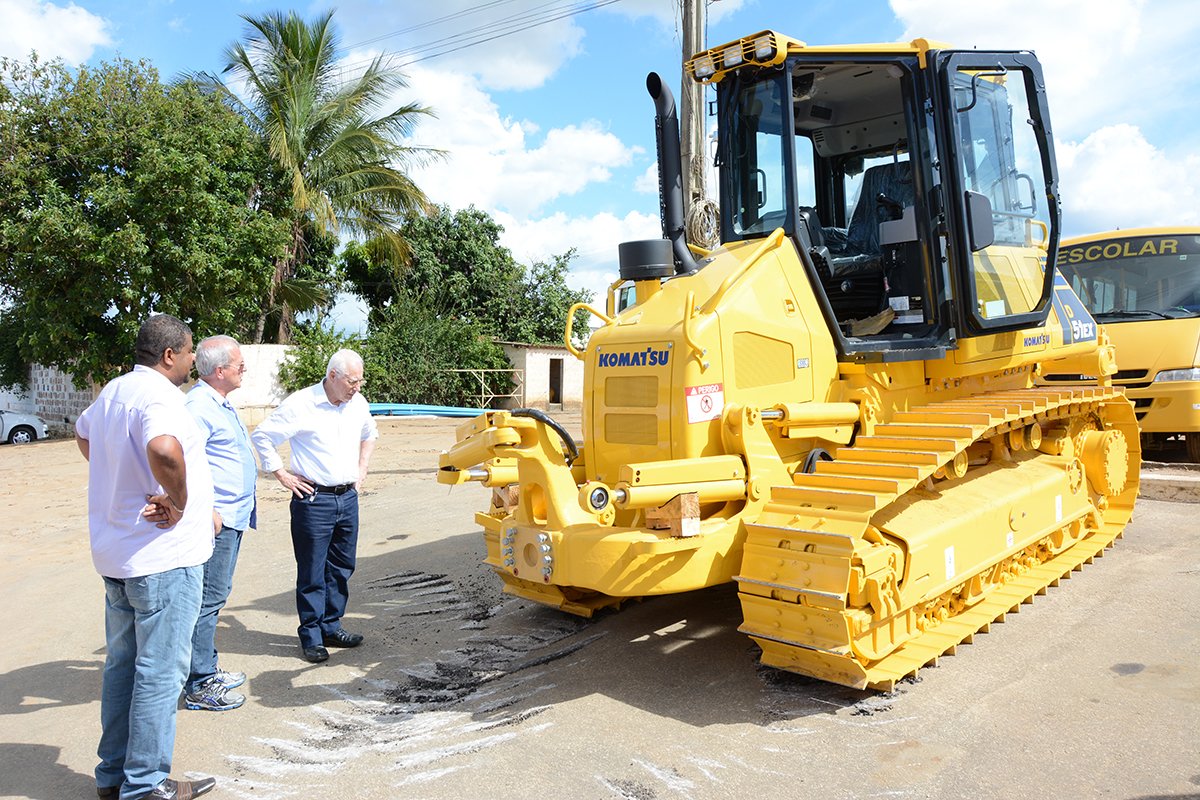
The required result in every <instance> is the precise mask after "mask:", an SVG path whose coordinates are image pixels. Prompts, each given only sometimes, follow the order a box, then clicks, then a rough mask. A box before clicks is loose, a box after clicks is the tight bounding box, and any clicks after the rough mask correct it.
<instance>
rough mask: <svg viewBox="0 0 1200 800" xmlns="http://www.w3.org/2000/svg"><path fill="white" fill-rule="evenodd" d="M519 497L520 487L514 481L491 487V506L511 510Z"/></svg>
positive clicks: (501, 509)
mask: <svg viewBox="0 0 1200 800" xmlns="http://www.w3.org/2000/svg"><path fill="white" fill-rule="evenodd" d="M520 499H521V487H520V486H518V485H517V484H515V483H510V484H508V485H507V486H497V487H496V488H494V489H492V508H495V509H499V510H500V511H504V512H511V511H512V510H513V509H514V508H516V507H517V502H518V501H519V500H520Z"/></svg>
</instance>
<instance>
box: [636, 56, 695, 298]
mask: <svg viewBox="0 0 1200 800" xmlns="http://www.w3.org/2000/svg"><path fill="white" fill-rule="evenodd" d="M646 90H647V91H648V92H650V97H651V98H652V99H653V100H654V110H655V116H654V133H655V140H656V144H657V146H658V213H659V218H660V219H661V220H662V229H663V236H664V237H666V238H667V239H669V240H670V241H671V249H672V250H673V251H674V254H675V272H676V273H677V274H683V273H685V272H692V271H693V270H695V269H696V268H697V267H696V259H695V258H693V257H692V251H691V250H688V246H687V238H686V236H685V234H684V227H683V166H682V163H683V162H682V157H681V156H680V154H679V116H678V115H677V114H676V112H675V96H674V95H673V94H671V90H670V88H668V87H667V85H666V84H665V83H663V79H662V77H661V76H660V75H659V74H658V73H657V72H651V73H650V74H649V75H647V76H646Z"/></svg>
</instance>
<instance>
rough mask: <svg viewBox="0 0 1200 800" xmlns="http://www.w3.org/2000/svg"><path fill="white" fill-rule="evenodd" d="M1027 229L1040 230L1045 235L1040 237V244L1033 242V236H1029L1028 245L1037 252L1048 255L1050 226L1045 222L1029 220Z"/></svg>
mask: <svg viewBox="0 0 1200 800" xmlns="http://www.w3.org/2000/svg"><path fill="white" fill-rule="evenodd" d="M1029 227H1030V228H1041V229H1042V231H1043V232H1044V233H1045V235H1044V236H1043V237H1042V240H1041V241H1040V242H1035V241H1033V236H1032V234H1031V235H1030V237H1029V242H1030V244H1032V245H1033V246H1034V247H1036V248H1037V249H1039V250H1045V251H1046V252H1047V253H1049V252H1050V226H1049V225H1047V224H1046V223H1045V222H1042V221H1041V220H1040V219H1033V218H1031V219H1029Z"/></svg>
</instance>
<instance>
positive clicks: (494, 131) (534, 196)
mask: <svg viewBox="0 0 1200 800" xmlns="http://www.w3.org/2000/svg"><path fill="white" fill-rule="evenodd" d="M409 78H410V89H409V90H407V91H406V92H405V95H406V96H407V97H420V98H434V99H435V101H434V102H433V104H434V105H435V106H436V108H441V109H451V110H452V113H451V112H447V114H446V116H445V117H441V118H436V119H426V120H423V121H422V122H421V123H420V125H419V126H418V127H417V128H416V130H415V131H414V132H413V136H412V138H413V141H414V142H415V143H418V144H423V145H429V146H436V147H438V148H441V149H443V150H446V151H447V157H446V158H445V159H444V160H443V161H440V162H437V163H433V164H429V165H427V166H424V167H421V168H420V169H417V170H414V173H413V175H414V178H415V179H416V180H417V183H418V184H419V185H420V186H421V187H423V188H424V189H425V191H426V193H427V194H428V195H429V197H430V198H431V199H432V200H434V201H436V202H439V203H445V204H447V205H449V206H451V207H453V208H463V207H465V206H467V205H470V204H474V205H476V206H478V207H479V208H482V209H484V210H487V211H489V212H497V211H504V212H507V213H509V214H511V215H512V216H513V217H515V218H525V217H528V216H530V215H533V214H536V213H538V211H539V210H540V209H542V208H544V207H545V206H546V205H547V204H549V203H552V202H553V201H555V200H556V199H558V198H561V197H564V196H570V195H574V194H578V193H579V192H581V191H583V190H584V189H585V188H587V187H588V186H590V185H592V184H596V183H606V182H608V181H609V180H610V178H611V177H612V170H613V168H616V167H623V166H626V165H628V164H630V163H631V162H632V160H633V158H634V156H635V155H637V154H639V153H640V152H641V149H640V148H637V147H629V146H627V145H625V144H624V143H623V142H621V140H620V139H618V138H617V137H616V136H615V135H613V134H612V133H611V132H609V131H606V130H605V129H604V128H603V127H602V126H601V125H600V123H598V122H595V121H584V122H580V123H577V124H573V125H567V126H564V127H560V128H553V129H551V130H548V131H547V132H546V133H545V135H544V136H543V137H541V140H540V141H536V140H535V137H536V136H537V134H538V133H540V131H539V130H538V128H537V126H536V125H534V124H533V123H530V122H526V121H520V120H514V119H512V118H510V117H502V116H501V114H500V110H499V108H497V106H496V104H495V102H494V101H493V100H492V98H491V97H490V96H489V95H488V94H486V93H485V92H484V91H483V90H482V88H481V87H480V86H479V84H478V82H477V81H476V80H475V79H474V78H472V77H471V76H468V75H462V74H455V73H450V72H444V71H440V70H438V71H434V70H422V69H414V70H413V71H412V72H411V74H410V76H409Z"/></svg>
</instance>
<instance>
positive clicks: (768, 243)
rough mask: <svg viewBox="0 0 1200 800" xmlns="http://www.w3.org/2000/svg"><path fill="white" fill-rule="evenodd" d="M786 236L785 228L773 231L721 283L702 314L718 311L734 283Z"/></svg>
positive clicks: (702, 310)
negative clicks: (718, 305)
mask: <svg viewBox="0 0 1200 800" xmlns="http://www.w3.org/2000/svg"><path fill="white" fill-rule="evenodd" d="M785 235H786V234H784V232H783V228H776V229H775V230H774V231H772V232H771V235H770V236H768V237H767V238H766V239H765V240H763V243H762V244H760V245H759V246H758V247H757V248H755V250H754V252H753V253H751V254H750V256H749V258H747V259H746V260H745V261H743V262H742V265H741V266H740V267H738V268H737V269H736V270H734V271H733V272H731V273H729V275H728V277H726V278H725V280H724V281H722V282H721V285H720V286H718V287H717V291H715V292H713V296H712V297H710V298H708V302H707V303H705V304H704V308H703V309H701V312H702V313H704V314H711V313H712V312H713V311H714V310H716V307H717V303H719V302H720V301H721V298H722V297H724V296H725V293H726V292H727V291H729V288H730V287H731V286H733V284H734V281H736V280H737V279H738V278H740V277H742V275H744V274H745V273H746V270H748V269H750V267H752V266H754V264H755V263H756V262H757V261H758V260H759V259H760V258H762V257H763V256H764V255H766V253H767V251H768V250H774V249H775V248H776V247H778V246H779V245H780V244H781V243H782V242H783V239H784V236H785Z"/></svg>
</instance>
